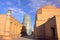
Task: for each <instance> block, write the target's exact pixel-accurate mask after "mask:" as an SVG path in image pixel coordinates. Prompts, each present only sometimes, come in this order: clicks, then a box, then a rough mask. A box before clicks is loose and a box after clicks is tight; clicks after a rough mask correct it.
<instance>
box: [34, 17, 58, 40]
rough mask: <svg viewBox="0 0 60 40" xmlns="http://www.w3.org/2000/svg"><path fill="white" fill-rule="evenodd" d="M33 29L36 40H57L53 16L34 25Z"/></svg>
mask: <svg viewBox="0 0 60 40" xmlns="http://www.w3.org/2000/svg"><path fill="white" fill-rule="evenodd" d="M35 26H36V25H35ZM34 30H35V31H34V37H35V39H36V40H58V34H57V26H56V18H55V16H54V17H53V18H50V19H49V20H48V21H47V22H46V23H44V24H42V25H40V26H38V27H35V29H34Z"/></svg>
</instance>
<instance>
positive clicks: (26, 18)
mask: <svg viewBox="0 0 60 40" xmlns="http://www.w3.org/2000/svg"><path fill="white" fill-rule="evenodd" d="M23 24H24V26H25V28H26V33H27V35H31V34H32V29H31V18H30V15H28V14H26V15H24V22H23Z"/></svg>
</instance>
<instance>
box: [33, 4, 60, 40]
mask: <svg viewBox="0 0 60 40" xmlns="http://www.w3.org/2000/svg"><path fill="white" fill-rule="evenodd" d="M59 30H60V8H56V7H55V6H52V5H46V6H44V7H42V8H40V9H38V10H37V14H36V22H35V27H34V36H35V38H36V39H39V38H40V39H41V40H60V31H59Z"/></svg>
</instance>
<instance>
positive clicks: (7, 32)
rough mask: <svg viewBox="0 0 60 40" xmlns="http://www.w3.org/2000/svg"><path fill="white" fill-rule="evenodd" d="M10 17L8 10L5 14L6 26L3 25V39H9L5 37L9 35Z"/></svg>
mask: <svg viewBox="0 0 60 40" xmlns="http://www.w3.org/2000/svg"><path fill="white" fill-rule="evenodd" d="M10 15H11V11H10V10H8V12H7V14H6V25H5V32H4V33H5V37H4V39H11V38H10V37H7V36H9V35H10Z"/></svg>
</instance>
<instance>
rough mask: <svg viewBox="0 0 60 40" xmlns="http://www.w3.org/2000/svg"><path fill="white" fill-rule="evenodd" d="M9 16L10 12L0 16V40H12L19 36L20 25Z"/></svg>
mask: <svg viewBox="0 0 60 40" xmlns="http://www.w3.org/2000/svg"><path fill="white" fill-rule="evenodd" d="M10 14H11V11H8V12H7V14H0V40H12V38H17V37H20V36H21V30H22V24H21V23H19V22H18V21H17V20H16V19H15V18H13V17H12V16H11V15H10Z"/></svg>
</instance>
